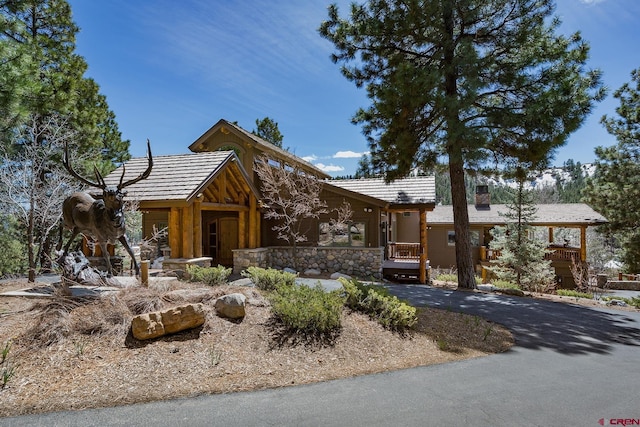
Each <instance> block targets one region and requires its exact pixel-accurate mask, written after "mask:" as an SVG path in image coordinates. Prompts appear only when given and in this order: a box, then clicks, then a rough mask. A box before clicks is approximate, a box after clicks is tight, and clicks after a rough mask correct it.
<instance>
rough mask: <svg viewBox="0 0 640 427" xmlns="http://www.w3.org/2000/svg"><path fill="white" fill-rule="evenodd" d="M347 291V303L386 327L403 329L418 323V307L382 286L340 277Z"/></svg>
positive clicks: (351, 307)
mask: <svg viewBox="0 0 640 427" xmlns="http://www.w3.org/2000/svg"><path fill="white" fill-rule="evenodd" d="M339 280H340V283H342V287H343V288H344V292H345V305H346V306H347V307H349V308H350V309H352V310H355V311H359V312H361V313H364V314H368V315H369V317H371V318H372V319H375V320H377V321H378V323H380V324H381V325H382V326H384V327H385V328H389V329H393V330H398V331H402V330H404V329H406V328H411V327H412V326H413V325H415V324H416V322H417V321H418V318H417V316H416V308H415V307H411V306H410V305H408V304H406V303H404V302H402V301H400V300H399V299H398V298H397V297H395V296H393V295H390V294H389V293H388V291H387V290H386V289H384V288H382V287H372V286H365V285H363V284H362V283H360V282H358V281H357V280H347V279H344V278H340V279H339Z"/></svg>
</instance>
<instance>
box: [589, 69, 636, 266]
mask: <svg viewBox="0 0 640 427" xmlns="http://www.w3.org/2000/svg"><path fill="white" fill-rule="evenodd" d="M614 97H615V98H617V99H618V100H619V101H620V105H619V106H618V108H616V113H617V115H618V117H607V116H604V117H603V118H602V120H601V123H602V124H603V125H604V126H605V128H606V129H607V131H608V132H609V133H610V134H611V135H614V136H615V137H616V139H617V144H615V145H613V146H611V147H597V148H596V156H597V159H596V162H595V164H596V172H595V174H594V176H593V178H592V179H590V180H588V182H587V187H586V189H585V200H586V201H587V203H589V204H590V205H591V206H592V207H593V208H594V209H596V210H597V211H598V212H600V213H602V214H603V215H604V216H605V217H606V218H607V219H608V220H609V223H608V224H607V225H606V226H605V230H606V231H608V232H610V233H613V235H614V236H615V237H616V238H617V239H618V240H619V241H620V243H621V245H622V252H623V255H622V258H623V259H622V260H623V262H624V264H625V268H626V270H627V271H628V272H631V273H637V272H639V271H640V69H636V70H633V71H632V72H631V82H630V83H625V84H624V85H623V86H622V87H621V88H620V89H618V90H617V91H616V92H615V94H614Z"/></svg>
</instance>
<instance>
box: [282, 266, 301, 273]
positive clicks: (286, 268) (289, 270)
mask: <svg viewBox="0 0 640 427" xmlns="http://www.w3.org/2000/svg"><path fill="white" fill-rule="evenodd" d="M282 271H284V272H285V273H291V274H298V272H297V271H295V270H294V269H293V268H289V267H285V268H284V269H283V270H282Z"/></svg>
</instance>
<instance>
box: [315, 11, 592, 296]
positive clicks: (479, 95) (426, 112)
mask: <svg viewBox="0 0 640 427" xmlns="http://www.w3.org/2000/svg"><path fill="white" fill-rule="evenodd" d="M480 4H482V5H481V6H480ZM553 10H554V6H553V2H552V0H486V1H484V2H478V1H470V0H416V1H410V2H390V1H387V0H371V1H368V2H366V3H364V4H361V5H358V4H355V3H354V4H352V6H351V14H350V17H349V19H343V18H341V17H340V16H339V13H338V7H337V6H336V5H333V6H330V7H329V19H328V20H327V21H326V22H324V23H322V25H321V27H320V33H321V35H322V36H324V37H325V38H327V39H329V40H330V41H332V42H333V43H334V45H335V48H336V53H335V54H334V55H333V60H334V61H335V62H340V63H342V64H343V67H342V72H343V74H344V76H345V77H346V78H347V79H349V80H352V81H353V82H355V84H356V85H357V86H358V87H362V86H365V87H366V90H367V93H368V96H369V98H370V99H371V106H370V107H369V108H367V109H361V110H360V111H358V112H357V113H356V115H355V117H354V119H353V121H354V123H356V124H363V128H364V133H365V135H366V136H367V138H368V141H369V144H370V152H371V156H372V162H373V164H374V166H375V168H376V169H379V170H381V171H383V172H384V175H385V177H386V178H387V179H389V180H393V179H395V178H400V177H403V176H406V175H407V174H408V173H409V172H410V171H411V170H413V169H415V168H419V169H422V170H432V169H433V166H434V164H435V163H436V162H437V161H439V160H441V159H443V158H446V160H447V162H448V167H449V176H450V179H451V194H452V205H453V212H454V230H455V234H456V247H455V250H456V264H457V270H458V285H459V286H460V287H463V288H473V287H475V278H474V265H473V261H472V257H471V241H470V233H469V217H468V211H467V198H466V192H465V188H466V186H465V179H464V171H465V169H477V168H478V167H479V166H482V165H495V164H496V163H497V164H502V163H503V162H505V161H509V160H510V159H513V160H514V161H515V163H517V164H520V165H525V166H526V167H528V168H530V169H533V168H534V167H536V166H539V165H544V164H546V163H547V161H548V159H549V156H550V154H551V153H552V152H553V150H554V149H556V148H557V147H559V146H562V145H563V144H565V142H566V140H567V137H568V135H569V134H570V133H572V132H573V131H575V130H576V129H578V128H579V127H580V125H581V124H582V122H583V120H584V117H585V116H586V115H587V114H588V113H589V112H590V111H591V109H592V106H593V102H594V100H596V99H600V98H601V97H602V96H603V95H604V93H603V90H602V89H601V83H600V73H599V72H598V71H589V72H588V71H585V63H586V60H587V56H588V51H589V48H588V46H587V44H586V43H585V42H584V41H583V40H582V39H581V37H580V35H579V34H574V35H572V36H570V37H563V36H558V35H556V34H555V32H556V30H557V29H558V27H559V25H560V22H559V20H558V19H557V18H552V14H553Z"/></svg>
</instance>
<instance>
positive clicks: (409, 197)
mask: <svg viewBox="0 0 640 427" xmlns="http://www.w3.org/2000/svg"><path fill="white" fill-rule="evenodd" d="M189 148H190V150H191V151H192V153H189V154H179V155H168V156H156V157H154V166H153V170H152V172H151V174H150V175H149V177H148V178H147V179H144V180H142V181H139V182H137V183H135V184H133V185H131V186H129V187H127V190H128V198H129V199H131V200H135V201H136V202H137V204H138V207H139V209H140V210H141V211H142V212H143V237H149V236H151V235H152V233H153V230H155V229H162V228H165V227H166V228H167V230H168V242H167V246H168V248H167V249H165V250H164V252H163V254H164V255H166V256H167V258H166V259H165V262H164V266H165V268H178V267H180V266H181V265H183V264H192V263H201V264H205V265H206V264H213V265H218V264H220V265H224V266H229V267H233V268H234V271H235V272H240V271H241V270H243V269H245V268H246V267H248V266H250V265H255V266H260V267H275V268H284V267H288V266H291V265H296V266H297V267H298V270H300V271H304V270H305V269H316V270H320V271H321V272H325V273H333V272H342V273H346V274H350V275H354V276H357V277H363V278H369V277H376V278H380V277H382V276H386V277H393V278H414V279H417V280H418V281H419V282H421V283H427V282H428V280H429V266H440V267H449V266H455V254H454V249H455V236H454V235H452V232H453V231H452V230H453V214H452V210H451V206H436V204H435V178H434V177H433V176H415V177H408V178H405V179H401V180H396V181H394V182H391V183H385V182H384V181H383V179H381V178H370V179H349V180H330V179H329V176H328V175H327V174H326V173H324V172H323V171H321V170H319V169H318V168H316V167H315V166H314V165H312V164H310V163H308V162H306V161H304V160H302V159H300V158H299V157H297V156H295V155H293V154H291V153H289V152H288V151H286V150H283V149H281V148H279V147H276V146H274V145H272V144H270V143H269V142H267V141H264V140H263V139H261V138H260V137H258V136H256V135H253V134H252V133H250V132H247V131H246V130H244V129H242V128H241V127H239V126H238V125H236V124H234V123H232V122H229V121H226V120H220V121H218V122H217V123H216V124H215V125H214V126H212V127H211V128H210V129H208V130H207V131H206V132H205V133H204V134H203V135H202V136H200V137H199V138H198V139H197V140H196V141H195V142H194V143H192V144H191V145H190V146H189ZM263 155H266V156H268V157H269V159H270V161H271V162H275V163H278V164H280V165H281V166H283V167H286V166H287V165H288V166H292V165H295V167H296V168H298V169H300V170H302V171H303V172H304V173H309V174H313V175H315V176H317V177H319V178H320V179H321V180H323V186H322V191H321V195H320V198H321V199H322V200H324V201H326V203H327V208H328V209H327V210H328V213H325V214H322V215H321V216H320V217H319V218H318V219H313V220H306V221H307V223H306V224H305V226H306V227H307V229H308V233H307V237H308V241H307V242H304V243H301V244H300V245H299V247H298V248H297V249H296V253H295V254H294V253H293V251H292V249H291V248H290V247H289V246H288V243H287V242H285V241H283V240H279V239H278V238H277V235H276V233H275V232H274V231H273V230H272V227H273V225H274V223H273V222H272V221H270V220H266V219H265V218H264V210H265V209H266V207H265V206H263V204H262V196H261V192H260V182H259V179H258V177H257V174H256V173H255V172H254V171H253V167H254V162H255V161H256V159H258V158H260V157H261V156H263ZM146 166H147V160H146V159H145V158H137V159H131V160H130V161H128V162H127V163H126V164H125V165H124V166H121V167H120V168H118V169H116V170H115V171H114V172H112V173H111V174H110V175H109V176H108V177H106V178H105V182H106V183H107V184H108V185H117V183H118V181H119V180H120V177H121V175H122V168H123V167H124V168H125V171H126V172H125V173H126V177H125V179H129V177H134V176H137V175H139V174H140V173H141V172H142V171H143V170H144V169H145V168H146ZM478 199H479V200H480V202H479V203H477V204H476V205H471V206H470V207H469V214H470V220H471V233H472V239H473V241H472V243H473V246H474V247H473V257H474V261H475V263H476V265H477V266H478V270H479V271H482V270H483V269H482V267H483V266H486V265H487V263H488V262H489V261H490V259H491V258H492V257H495V255H496V254H495V253H493V252H492V251H490V250H487V246H486V245H487V243H488V241H489V230H490V229H491V228H492V227H494V226H495V225H500V224H503V223H504V218H503V217H501V216H500V215H499V213H500V212H503V211H504V210H505V209H506V208H505V207H504V206H499V205H493V206H491V205H490V204H489V202H488V194H480V195H478ZM344 202H348V203H349V205H350V207H351V209H352V211H353V214H352V217H351V220H350V222H349V224H348V228H344V229H341V230H335V229H334V228H332V227H331V226H330V223H331V219H332V215H333V213H332V212H331V211H332V210H333V209H335V208H337V207H339V206H340V205H342V204H343V203H344ZM539 218H540V219H539V221H538V222H537V223H536V225H540V226H545V227H547V228H548V235H549V242H550V246H551V245H557V242H556V239H555V238H554V230H555V229H556V228H558V227H562V228H567V227H570V228H575V229H577V230H579V232H580V233H581V234H580V235H579V237H577V238H576V239H575V240H577V241H579V243H580V246H577V247H574V246H573V245H574V242H573V241H572V242H571V247H569V246H566V247H564V246H563V247H556V248H555V249H554V250H555V252H553V254H555V255H554V257H555V258H558V259H557V260H555V259H554V263H556V264H555V265H554V266H555V267H556V270H557V272H558V276H559V277H560V278H561V279H562V280H565V279H566V278H567V274H566V270H567V268H568V267H567V265H570V260H571V259H574V258H576V257H577V258H578V259H580V260H585V259H586V238H585V230H586V227H588V226H590V225H597V224H600V223H602V222H604V221H606V220H605V219H604V218H603V217H602V216H601V215H599V214H597V213H596V212H595V211H593V210H592V209H591V208H589V207H588V206H586V205H580V204H572V205H568V206H567V205H549V206H548V207H546V206H544V205H541V206H539ZM560 236H562V237H563V238H564V236H566V233H564V234H562V235H561V234H556V235H555V237H560ZM563 244H564V243H563ZM157 255H159V254H157ZM563 257H565V258H566V259H564V261H563V259H562V258H563ZM572 257H573V258H572ZM567 260H568V261H569V263H567ZM563 262H564V263H563Z"/></svg>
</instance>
